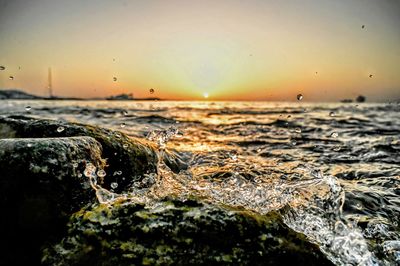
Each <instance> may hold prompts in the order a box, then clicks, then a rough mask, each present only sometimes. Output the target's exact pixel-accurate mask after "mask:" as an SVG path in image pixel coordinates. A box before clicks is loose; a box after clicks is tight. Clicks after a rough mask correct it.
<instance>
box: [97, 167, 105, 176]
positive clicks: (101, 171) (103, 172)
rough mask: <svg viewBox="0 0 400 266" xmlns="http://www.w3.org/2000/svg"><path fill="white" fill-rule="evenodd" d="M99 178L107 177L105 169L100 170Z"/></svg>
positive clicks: (98, 172)
mask: <svg viewBox="0 0 400 266" xmlns="http://www.w3.org/2000/svg"><path fill="white" fill-rule="evenodd" d="M97 176H98V177H105V176H106V171H104V170H103V169H100V170H99V171H97Z"/></svg>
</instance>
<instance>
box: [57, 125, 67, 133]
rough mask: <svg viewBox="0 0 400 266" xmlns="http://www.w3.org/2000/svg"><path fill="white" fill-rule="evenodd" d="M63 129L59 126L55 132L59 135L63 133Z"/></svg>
mask: <svg viewBox="0 0 400 266" xmlns="http://www.w3.org/2000/svg"><path fill="white" fill-rule="evenodd" d="M64 129H65V128H64V127H62V126H59V127H58V128H57V132H58V133H61V132H63V131H64Z"/></svg>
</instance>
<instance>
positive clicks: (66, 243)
mask: <svg viewBox="0 0 400 266" xmlns="http://www.w3.org/2000/svg"><path fill="white" fill-rule="evenodd" d="M69 226H70V229H69V233H68V236H67V237H66V238H64V239H63V240H62V241H61V242H60V243H59V244H57V245H55V246H51V247H48V248H47V249H46V250H45V252H44V255H43V263H44V264H45V265H332V263H331V262H330V261H329V260H327V259H326V257H325V256H324V255H323V254H322V253H321V252H320V250H319V249H318V247H317V246H316V245H314V244H312V243H310V242H308V241H307V239H306V238H305V236H304V235H302V234H299V233H296V232H294V231H293V230H291V229H290V228H288V227H287V226H286V225H285V224H284V223H283V222H282V219H281V217H280V215H279V214H278V213H275V212H271V213H269V214H268V215H265V216H261V215H257V214H254V213H250V212H246V211H238V210H232V209H227V208H221V207H216V206H212V205H209V204H205V203H199V202H197V201H194V200H188V201H177V200H168V199H166V200H163V201H160V202H158V203H155V204H154V205H152V206H145V205H142V204H134V203H132V202H129V201H120V202H116V203H114V204H113V205H111V206H110V205H96V206H93V207H92V208H86V209H85V210H82V211H80V212H78V213H76V214H74V216H73V217H72V219H71V221H70V225H69Z"/></svg>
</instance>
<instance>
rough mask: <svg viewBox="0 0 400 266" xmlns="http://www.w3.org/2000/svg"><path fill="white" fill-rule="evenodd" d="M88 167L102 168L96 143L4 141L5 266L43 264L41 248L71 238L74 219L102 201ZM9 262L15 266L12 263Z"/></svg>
mask: <svg viewBox="0 0 400 266" xmlns="http://www.w3.org/2000/svg"><path fill="white" fill-rule="evenodd" d="M87 163H92V164H93V165H95V166H96V167H99V168H102V167H104V165H105V162H104V160H103V159H102V158H101V145H100V144H99V143H98V142H97V141H96V140H95V139H93V138H90V137H76V138H47V139H30V138H27V139H0V173H1V174H0V208H1V210H2V213H3V214H2V218H1V219H0V235H1V238H0V242H1V246H2V247H4V246H7V252H4V255H2V256H0V264H2V263H4V264H8V265H15V264H17V262H19V263H22V262H24V263H25V262H26V263H29V264H34V263H35V261H36V262H39V261H40V255H39V254H40V250H39V248H40V246H41V245H42V244H43V243H44V242H45V241H51V239H58V238H59V237H60V236H62V235H63V234H65V232H66V224H67V222H68V219H69V217H70V215H71V214H72V213H74V212H76V211H78V210H80V209H81V208H82V207H83V206H85V205H87V204H90V203H93V202H95V201H96V196H95V193H94V190H93V189H92V188H91V186H90V183H89V180H88V178H87V177H85V176H83V175H82V172H83V169H85V167H86V166H85V165H86V164H87ZM6 262H9V263H6Z"/></svg>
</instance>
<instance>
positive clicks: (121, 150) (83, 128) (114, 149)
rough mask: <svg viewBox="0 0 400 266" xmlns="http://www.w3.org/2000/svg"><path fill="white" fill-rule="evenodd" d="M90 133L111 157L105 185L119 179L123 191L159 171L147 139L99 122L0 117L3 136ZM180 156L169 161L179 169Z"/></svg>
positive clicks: (72, 135)
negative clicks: (107, 126)
mask: <svg viewBox="0 0 400 266" xmlns="http://www.w3.org/2000/svg"><path fill="white" fill-rule="evenodd" d="M75 136H89V137H92V138H94V139H96V140H97V141H98V142H99V143H100V144H101V146H102V147H103V153H102V157H103V158H104V159H106V160H107V167H106V168H105V171H106V172H107V176H106V178H105V180H104V187H105V188H109V187H110V184H111V183H112V182H117V183H118V184H119V188H118V191H117V192H121V190H122V189H124V188H125V187H129V186H131V185H132V184H133V183H134V182H135V181H137V180H140V179H141V178H142V177H143V174H146V173H156V172H157V162H158V155H157V152H156V151H155V148H154V147H153V146H152V145H151V144H149V143H148V142H146V141H143V140H141V139H134V138H130V137H128V136H126V135H125V134H123V133H121V132H118V131H112V130H109V129H105V128H99V127H96V126H90V125H82V124H77V123H69V122H65V121H55V120H41V119H34V118H30V117H25V116H8V117H0V138H54V137H75ZM178 164H180V165H183V163H179V159H178V158H177V157H174V155H171V156H170V157H169V158H168V160H167V165H168V166H170V167H171V169H174V170H176V171H179V168H180V166H179V165H178Z"/></svg>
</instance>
